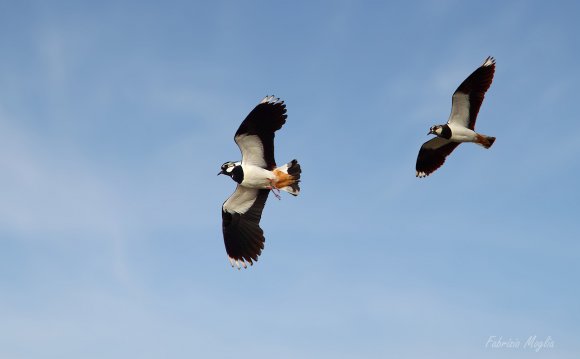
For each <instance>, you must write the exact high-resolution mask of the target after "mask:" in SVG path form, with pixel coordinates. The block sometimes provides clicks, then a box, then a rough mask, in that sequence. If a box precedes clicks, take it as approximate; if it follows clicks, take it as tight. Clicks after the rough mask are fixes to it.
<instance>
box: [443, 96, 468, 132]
mask: <svg viewBox="0 0 580 359" xmlns="http://www.w3.org/2000/svg"><path fill="white" fill-rule="evenodd" d="M447 123H448V124H451V123H452V124H455V125H459V126H463V127H467V125H468V123H469V95H468V94H465V93H463V92H456V93H454V94H453V100H452V105H451V115H449V120H448V121H447Z"/></svg>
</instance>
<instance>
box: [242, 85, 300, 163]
mask: <svg viewBox="0 0 580 359" xmlns="http://www.w3.org/2000/svg"><path fill="white" fill-rule="evenodd" d="M287 117H288V116H287V115H286V105H285V104H284V101H280V99H279V98H276V97H274V96H266V97H265V98H264V99H263V100H262V101H261V102H260V103H259V104H258V105H257V106H256V107H255V108H254V109H253V110H252V112H250V113H249V114H248V116H247V117H246V119H245V120H244V121H243V122H242V124H241V125H240V128H238V131H236V134H235V136H234V140H235V141H236V143H237V144H238V147H239V148H240V151H242V163H245V164H252V165H255V166H258V167H262V168H266V169H270V170H271V169H274V168H276V161H275V160H274V132H276V131H278V130H279V129H280V128H282V125H284V123H285V122H286V118H287Z"/></svg>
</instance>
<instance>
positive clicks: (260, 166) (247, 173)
mask: <svg viewBox="0 0 580 359" xmlns="http://www.w3.org/2000/svg"><path fill="white" fill-rule="evenodd" d="M287 117H288V116H287V115H286V105H285V104H284V101H281V100H280V99H279V98H276V97H274V96H266V97H265V98H264V99H263V100H262V101H261V102H260V103H259V104H258V105H257V106H256V107H255V108H254V109H253V110H252V111H251V112H250V113H249V114H248V116H247V117H246V118H245V120H244V121H243V122H242V124H241V125H240V127H239V128H238V130H237V131H236V134H235V135H234V141H235V142H236V144H237V145H238V147H239V148H240V151H241V152H242V160H241V161H235V162H234V161H229V162H226V163H224V164H223V165H222V166H221V171H220V172H219V173H218V175H220V174H224V175H226V176H229V177H231V178H232V179H233V180H234V181H235V182H236V183H237V187H236V190H235V192H234V193H233V194H232V195H231V196H230V197H229V198H228V199H227V200H226V201H225V202H224V204H223V205H222V232H223V235H224V243H225V246H226V252H227V254H228V258H229V260H230V264H231V265H232V267H235V266H237V267H238V269H240V267H244V268H246V267H247V264H248V263H249V264H250V265H252V264H253V262H254V261H257V260H258V256H259V255H260V254H261V253H262V249H264V241H265V239H264V232H263V231H262V228H260V219H261V217H262V211H263V210H264V205H265V204H266V199H267V198H268V195H269V194H270V192H273V193H274V195H275V196H276V197H277V198H278V199H280V194H279V193H280V190H282V191H285V192H288V193H290V194H292V195H294V196H297V195H298V194H299V193H300V187H299V183H300V174H301V172H302V170H301V169H300V165H299V164H298V161H296V160H292V161H290V162H289V163H287V164H285V165H283V166H280V167H276V161H275V160H274V132H276V131H278V130H279V129H280V128H282V125H284V123H286V118H287Z"/></svg>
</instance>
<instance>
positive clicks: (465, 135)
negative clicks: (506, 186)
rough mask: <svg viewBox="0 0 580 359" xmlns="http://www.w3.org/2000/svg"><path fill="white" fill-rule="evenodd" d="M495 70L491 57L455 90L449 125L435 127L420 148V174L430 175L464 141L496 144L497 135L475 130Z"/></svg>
mask: <svg viewBox="0 0 580 359" xmlns="http://www.w3.org/2000/svg"><path fill="white" fill-rule="evenodd" d="M494 72H495V59H494V58H493V57H491V56H490V57H488V58H487V59H485V61H484V62H483V65H481V66H480V67H479V68H477V69H476V70H475V71H473V73H472V74H471V75H469V77H467V78H466V79H465V80H464V81H463V82H462V83H461V85H459V87H458V88H457V90H455V92H454V93H453V97H452V103H451V115H449V120H448V121H447V123H446V124H445V125H435V126H431V128H430V129H429V133H428V135H431V134H433V135H435V136H436V137H434V138H432V139H430V140H429V141H427V142H425V143H424V144H423V145H422V146H421V149H420V150H419V155H418V156H417V164H416V166H415V169H416V171H417V174H416V176H417V177H426V176H429V175H430V174H431V173H433V172H435V171H436V170H437V169H438V168H439V167H441V166H442V165H443V163H444V162H445V158H446V157H447V156H448V155H449V154H450V153H451V152H452V151H453V150H454V149H455V148H456V147H457V146H459V144H461V143H462V142H474V143H477V144H478V145H481V146H483V147H484V148H490V147H491V145H493V143H494V142H495V137H491V136H486V135H482V134H479V133H477V132H475V120H476V119H477V113H478V112H479V108H480V107H481V103H482V102H483V98H484V97H485V92H486V91H487V89H489V86H490V85H491V82H492V81H493V74H494Z"/></svg>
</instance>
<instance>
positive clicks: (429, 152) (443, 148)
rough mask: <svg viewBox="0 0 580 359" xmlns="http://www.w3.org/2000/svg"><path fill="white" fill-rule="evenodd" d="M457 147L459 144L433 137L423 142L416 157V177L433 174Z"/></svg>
mask: <svg viewBox="0 0 580 359" xmlns="http://www.w3.org/2000/svg"><path fill="white" fill-rule="evenodd" d="M457 146H459V142H452V141H449V140H447V139H445V138H441V137H434V138H432V139H430V140H429V141H427V142H425V143H424V144H423V146H421V149H420V150H419V156H417V164H416V165H415V169H416V170H417V174H416V176H417V177H426V176H429V175H430V174H431V173H433V172H435V170H437V169H438V168H439V167H441V166H442V165H443V163H444V162H445V158H446V157H447V156H449V154H450V153H451V152H453V150H454V149H455V147H457Z"/></svg>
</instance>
